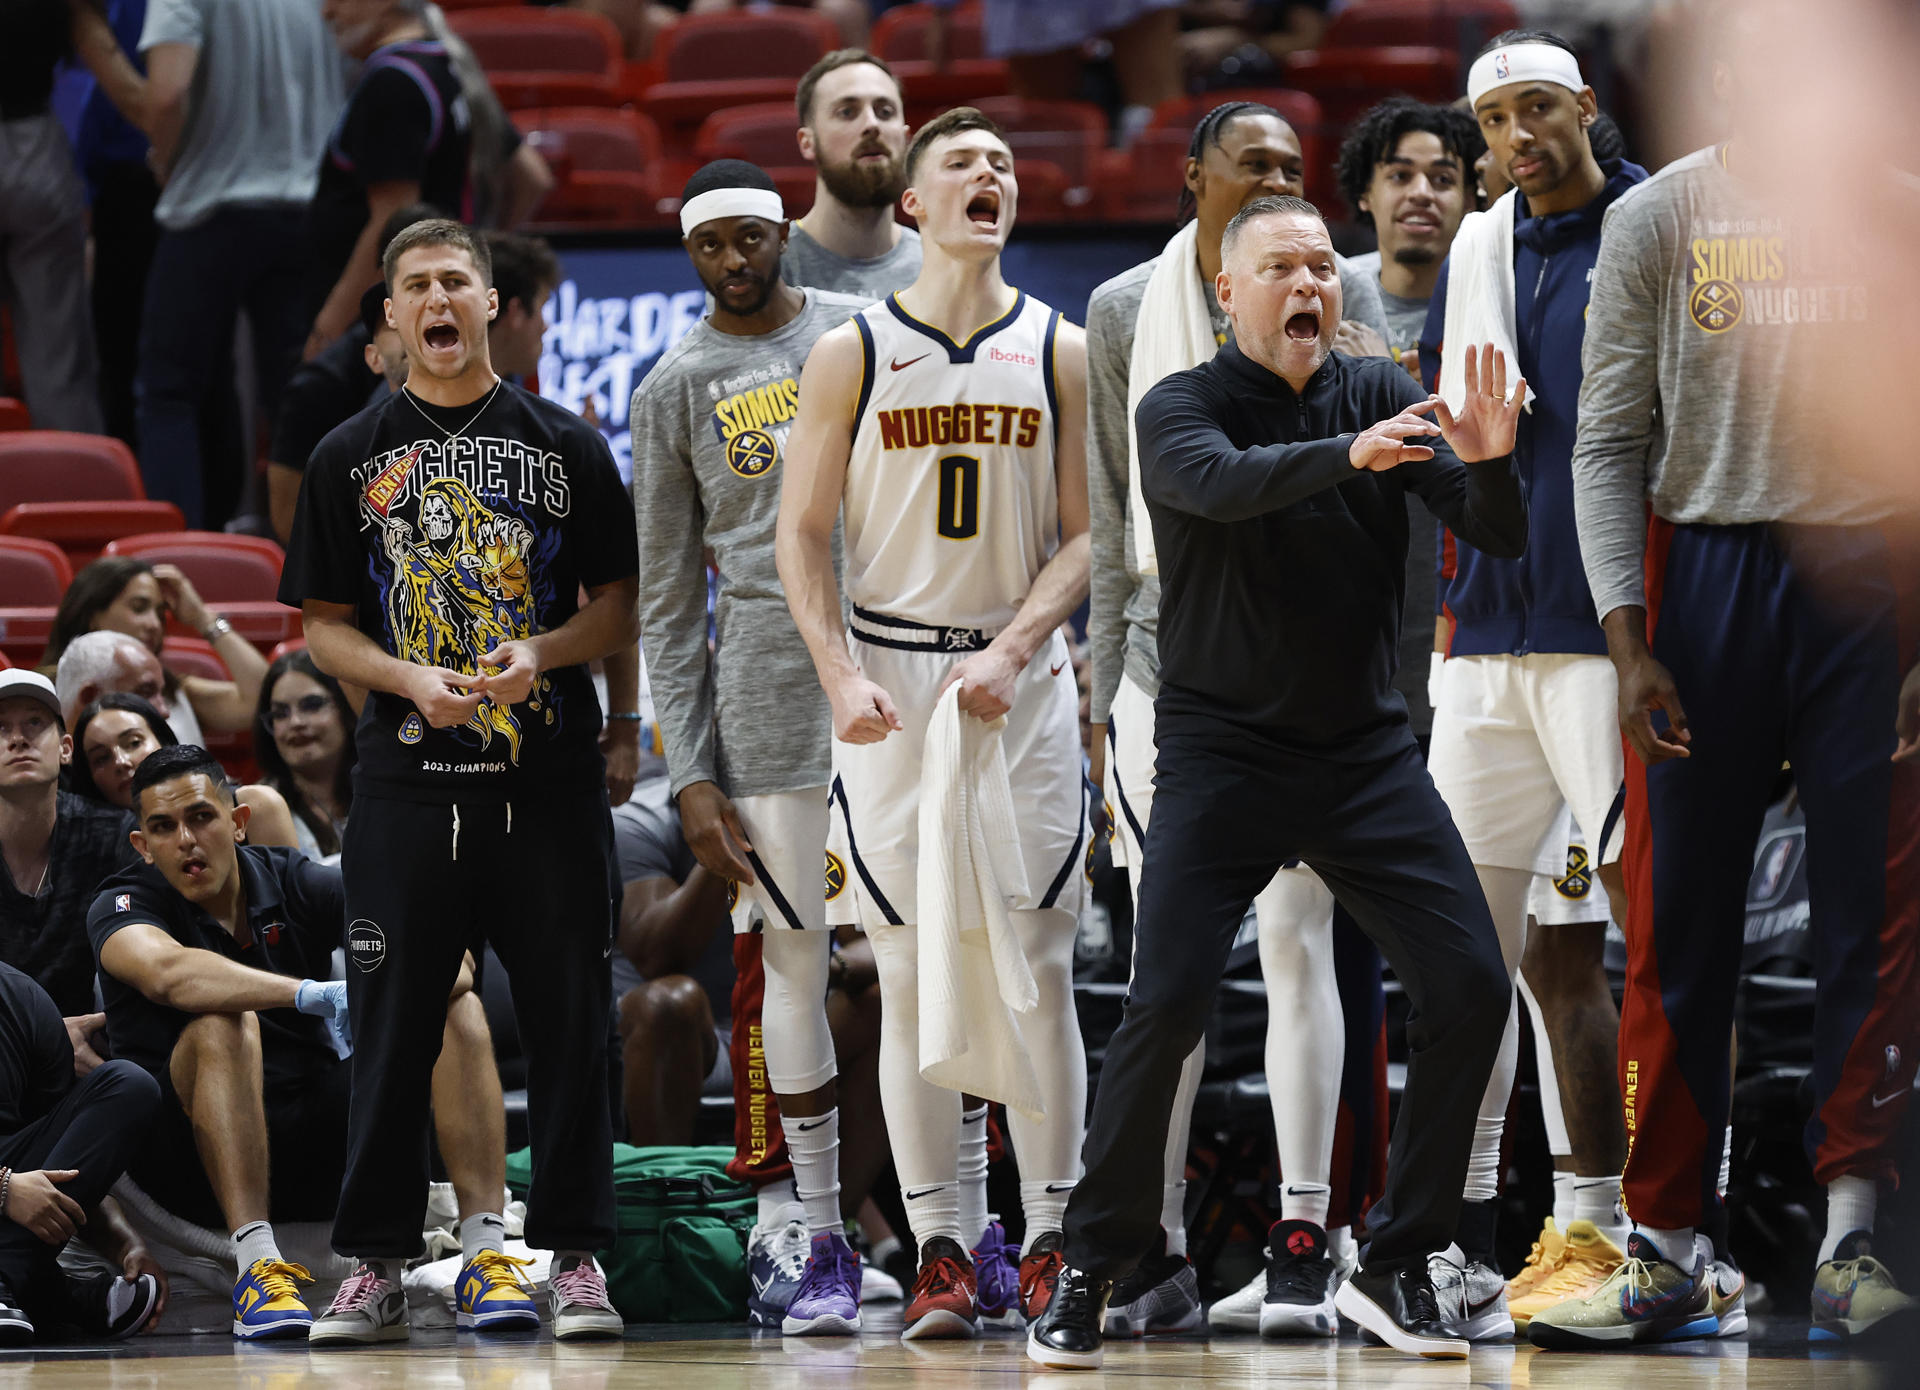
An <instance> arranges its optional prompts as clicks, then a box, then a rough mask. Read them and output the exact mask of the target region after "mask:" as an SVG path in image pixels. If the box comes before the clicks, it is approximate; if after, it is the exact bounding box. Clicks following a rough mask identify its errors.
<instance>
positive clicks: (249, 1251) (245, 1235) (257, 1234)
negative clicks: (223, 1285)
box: [233, 1221, 280, 1274]
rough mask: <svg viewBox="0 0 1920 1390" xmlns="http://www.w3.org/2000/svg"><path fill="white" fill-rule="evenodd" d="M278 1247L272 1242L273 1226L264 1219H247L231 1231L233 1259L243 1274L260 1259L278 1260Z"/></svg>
mask: <svg viewBox="0 0 1920 1390" xmlns="http://www.w3.org/2000/svg"><path fill="white" fill-rule="evenodd" d="M279 1258H280V1247H279V1245H277V1244H276V1243H275V1242H274V1239H273V1227H272V1226H271V1225H269V1224H268V1223H267V1222H265V1221H249V1222H248V1223H247V1224H246V1225H244V1226H242V1227H241V1228H240V1229H239V1230H237V1231H235V1232H234V1233H233V1260H234V1263H235V1264H237V1265H239V1266H240V1272H241V1273H242V1274H245V1273H246V1272H247V1271H248V1270H249V1269H252V1268H253V1266H254V1264H255V1263H256V1262H257V1261H260V1260H268V1261H273V1260H278V1259H279Z"/></svg>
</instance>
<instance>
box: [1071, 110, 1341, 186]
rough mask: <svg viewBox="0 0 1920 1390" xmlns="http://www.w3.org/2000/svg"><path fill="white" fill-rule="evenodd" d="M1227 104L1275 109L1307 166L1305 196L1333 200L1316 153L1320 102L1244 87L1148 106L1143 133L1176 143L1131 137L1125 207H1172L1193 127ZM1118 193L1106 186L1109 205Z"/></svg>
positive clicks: (1326, 163) (1325, 164) (1321, 145)
mask: <svg viewBox="0 0 1920 1390" xmlns="http://www.w3.org/2000/svg"><path fill="white" fill-rule="evenodd" d="M1229 101H1257V102H1259V103H1260V104H1262V105H1263V106H1271V107H1272V108H1273V109H1274V110H1275V111H1278V112H1279V113H1280V115H1281V117H1282V118H1283V119H1284V120H1285V121H1286V123H1287V124H1288V125H1290V126H1292V127H1293V133H1294V134H1295V135H1296V136H1298V137H1299V140H1300V157H1301V160H1302V162H1303V163H1304V164H1305V165H1306V174H1307V197H1308V198H1310V199H1312V200H1313V201H1314V202H1315V203H1325V202H1326V201H1327V200H1328V199H1329V198H1331V197H1333V196H1334V179H1333V163H1332V160H1331V159H1327V158H1323V157H1322V154H1321V152H1322V151H1323V150H1324V149H1325V148H1326V135H1327V134H1328V132H1327V131H1326V122H1325V119H1324V117H1323V116H1322V113H1321V110H1320V103H1319V102H1317V101H1315V100H1314V99H1313V98H1312V97H1310V96H1308V95H1307V94H1306V93H1305V92H1296V91H1293V90H1291V89H1289V88H1286V87H1244V88H1234V89H1231V90H1227V91H1218V92H1207V93H1204V94H1202V95H1200V96H1186V97H1175V98H1173V99H1172V100H1170V101H1163V102H1161V103H1160V104H1159V105H1158V106H1156V107H1154V108H1153V119H1152V120H1150V121H1149V122H1148V123H1147V132H1146V133H1153V132H1162V131H1164V132H1174V133H1177V134H1178V135H1179V141H1178V143H1177V145H1176V143H1175V141H1173V140H1172V139H1171V138H1169V137H1168V136H1167V135H1156V136H1155V138H1154V141H1153V143H1152V144H1150V145H1143V143H1142V141H1141V140H1140V139H1136V140H1135V141H1134V143H1133V144H1132V145H1130V146H1128V148H1127V151H1126V154H1127V185H1128V188H1127V193H1126V196H1127V198H1128V204H1129V206H1133V207H1136V208H1138V207H1145V206H1152V205H1157V204H1160V203H1164V204H1165V207H1166V208H1167V209H1172V208H1173V207H1174V206H1175V205H1176V204H1177V203H1178V202H1179V199H1180V186H1181V183H1182V182H1183V180H1184V178H1185V174H1186V161H1187V146H1188V144H1189V143H1190V142H1191V141H1192V138H1193V128H1194V127H1195V126H1197V125H1199V124H1200V122H1201V120H1202V118H1204V117H1205V116H1206V114H1207V112H1209V111H1211V110H1213V108H1214V107H1216V106H1221V105H1224V104H1225V103H1227V102H1229ZM1169 153H1171V154H1172V156H1173V158H1172V162H1171V164H1170V165H1169V164H1168V162H1167V160H1166V156H1167V155H1168V154H1169ZM1121 192H1122V190H1119V189H1116V188H1113V187H1109V188H1108V190H1107V195H1108V198H1109V200H1110V204H1109V205H1111V200H1112V199H1113V198H1114V197H1115V196H1116V195H1118V194H1120V193H1121ZM1110 215H1113V216H1119V215H1120V214H1118V213H1114V214H1110ZM1135 215H1136V216H1137V215H1138V214H1137V213H1136V214H1135ZM1157 215H1158V216H1162V217H1169V216H1172V213H1171V211H1166V212H1162V213H1159V214H1157Z"/></svg>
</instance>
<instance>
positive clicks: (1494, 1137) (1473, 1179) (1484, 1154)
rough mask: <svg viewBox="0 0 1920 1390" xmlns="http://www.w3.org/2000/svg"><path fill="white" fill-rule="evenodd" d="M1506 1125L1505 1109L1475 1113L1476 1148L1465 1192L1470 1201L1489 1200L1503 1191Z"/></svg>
mask: <svg viewBox="0 0 1920 1390" xmlns="http://www.w3.org/2000/svg"><path fill="white" fill-rule="evenodd" d="M1506 1127H1507V1117H1506V1114H1505V1112H1504V1111H1503V1112H1502V1113H1501V1114H1498V1115H1476V1116H1474V1120H1473V1152H1472V1154H1471V1155H1470V1156H1469V1157H1468V1159H1467V1182H1466V1186H1465V1188H1464V1189H1463V1190H1462V1194H1461V1195H1462V1197H1463V1198H1464V1199H1465V1200H1466V1201H1469V1202H1489V1201H1492V1200H1493V1199H1494V1198H1495V1197H1498V1196H1499V1195H1500V1136H1501V1135H1502V1133H1504V1132H1505V1130H1506Z"/></svg>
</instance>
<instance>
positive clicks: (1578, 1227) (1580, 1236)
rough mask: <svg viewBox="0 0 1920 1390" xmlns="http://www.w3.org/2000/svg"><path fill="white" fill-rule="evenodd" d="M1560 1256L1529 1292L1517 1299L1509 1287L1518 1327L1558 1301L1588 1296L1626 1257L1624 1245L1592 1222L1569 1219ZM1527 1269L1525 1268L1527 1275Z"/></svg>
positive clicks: (1510, 1305) (1509, 1306) (1511, 1312)
mask: <svg viewBox="0 0 1920 1390" xmlns="http://www.w3.org/2000/svg"><path fill="white" fill-rule="evenodd" d="M1559 1254H1560V1257H1559V1259H1558V1260H1556V1261H1555V1262H1554V1267H1553V1269H1552V1271H1551V1272H1550V1273H1549V1274H1548V1275H1547V1276H1546V1277H1545V1278H1544V1279H1541V1280H1540V1281H1539V1282H1538V1283H1536V1284H1535V1285H1534V1286H1533V1287H1532V1288H1531V1289H1529V1290H1528V1291H1527V1292H1526V1294H1525V1295H1524V1296H1522V1297H1520V1298H1517V1299H1516V1298H1515V1297H1514V1296H1513V1293H1512V1288H1511V1286H1509V1288H1508V1293H1507V1312H1508V1314H1509V1315H1510V1316H1511V1317H1512V1318H1513V1325H1514V1327H1515V1328H1516V1329H1521V1328H1525V1327H1526V1326H1527V1324H1528V1323H1530V1322H1532V1321H1533V1316H1534V1314H1535V1313H1543V1312H1545V1311H1546V1310H1547V1309H1549V1308H1551V1307H1553V1306H1554V1305H1555V1304H1559V1303H1566V1302H1568V1301H1569V1300H1572V1299H1578V1298H1585V1297H1587V1295H1589V1294H1591V1293H1592V1292H1593V1291H1594V1290H1595V1289H1597V1288H1599V1287H1600V1286H1601V1285H1602V1284H1604V1283H1606V1282H1607V1279H1608V1278H1609V1277H1610V1276H1611V1275H1612V1274H1613V1272H1614V1271H1615V1270H1616V1269H1618V1268H1620V1264H1621V1262H1622V1261H1623V1260H1625V1259H1626V1256H1625V1255H1623V1254H1622V1253H1621V1252H1620V1247H1619V1246H1617V1245H1615V1244H1614V1243H1613V1242H1612V1241H1610V1240H1608V1239H1607V1238H1606V1237H1605V1236H1604V1235H1602V1234H1600V1228H1599V1227H1598V1226H1595V1225H1594V1224H1593V1223H1592V1222H1591V1221H1569V1222H1568V1223H1567V1230H1566V1234H1565V1235H1563V1236H1561V1237H1560V1240H1559ZM1525 1272H1526V1271H1525V1270H1522V1271H1521V1273H1522V1274H1524V1273H1525Z"/></svg>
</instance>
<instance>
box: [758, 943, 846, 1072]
mask: <svg viewBox="0 0 1920 1390" xmlns="http://www.w3.org/2000/svg"><path fill="white" fill-rule="evenodd" d="M832 946H833V941H832V934H831V933H829V932H823V931H792V930H780V931H775V930H772V929H769V930H767V931H766V932H764V933H762V934H761V937H760V958H761V962H762V968H763V969H764V970H765V972H766V981H767V986H766V996H765V998H764V1000H763V1001H762V1003H761V1006H760V1026H761V1027H762V1028H763V1029H764V1030H765V1035H766V1053H767V1081H768V1084H770V1085H771V1086H772V1087H773V1093H774V1094H775V1095H776V1096H803V1095H805V1094H806V1093H807V1092H809V1091H817V1090H819V1089H820V1087H822V1086H824V1085H826V1084H827V1083H828V1082H829V1081H831V1080H833V1078H834V1064H833V1034H832V1033H831V1032H830V1031H829V1030H828V1028H827V1004H826V999H827V965H828V961H829V957H830V954H831V951H832Z"/></svg>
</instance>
